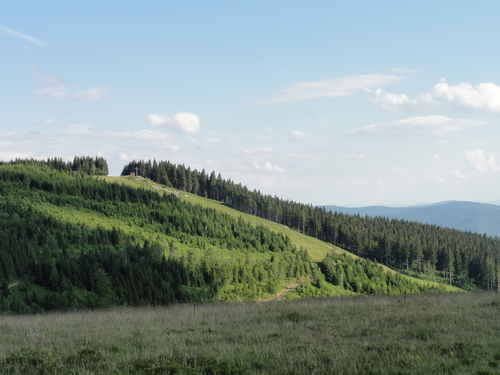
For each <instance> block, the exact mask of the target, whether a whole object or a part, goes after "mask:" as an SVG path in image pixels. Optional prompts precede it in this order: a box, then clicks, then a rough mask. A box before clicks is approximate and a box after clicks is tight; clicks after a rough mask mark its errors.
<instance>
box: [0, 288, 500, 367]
mask: <svg viewBox="0 0 500 375" xmlns="http://www.w3.org/2000/svg"><path fill="white" fill-rule="evenodd" d="M499 309H500V294H498V293H486V292H482V293H447V294H436V295H415V296H408V297H406V298H405V297H403V296H400V297H346V298H328V299H314V300H296V301H287V302H270V303H267V304H256V303H246V304H242V303H235V304H205V305H174V306H172V307H163V308H121V309H108V310H100V311H99V310H96V311H90V312H72V313H51V314H44V315H31V316H3V317H1V321H0V369H2V370H0V373H3V374H76V373H78V374H296V375H299V374H308V375H309V374H497V373H499V372H500V341H499V340H498V337H500V319H498V313H499Z"/></svg>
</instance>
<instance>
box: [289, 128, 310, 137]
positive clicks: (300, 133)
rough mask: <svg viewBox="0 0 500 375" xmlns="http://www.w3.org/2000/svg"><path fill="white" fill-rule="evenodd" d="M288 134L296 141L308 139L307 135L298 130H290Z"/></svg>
mask: <svg viewBox="0 0 500 375" xmlns="http://www.w3.org/2000/svg"><path fill="white" fill-rule="evenodd" d="M290 134H291V135H292V137H293V138H296V139H305V138H309V134H306V133H304V132H301V131H300V130H290Z"/></svg>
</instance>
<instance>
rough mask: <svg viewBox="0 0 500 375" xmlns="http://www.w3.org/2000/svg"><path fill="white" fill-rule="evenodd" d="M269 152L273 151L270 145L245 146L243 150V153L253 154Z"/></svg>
mask: <svg viewBox="0 0 500 375" xmlns="http://www.w3.org/2000/svg"><path fill="white" fill-rule="evenodd" d="M271 152H273V148H272V147H271V146H266V147H257V148H246V149H244V150H243V153H244V154H245V155H253V154H255V153H264V154H269V153H271Z"/></svg>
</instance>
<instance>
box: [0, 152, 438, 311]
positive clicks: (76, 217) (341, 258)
mask: <svg viewBox="0 0 500 375" xmlns="http://www.w3.org/2000/svg"><path fill="white" fill-rule="evenodd" d="M86 160H89V159H86ZM59 161H60V160H57V162H56V163H53V161H44V162H40V161H36V160H31V161H30V160H17V161H14V162H9V163H1V164H0V218H1V220H0V312H24V313H29V312H37V311H46V310H53V309H57V310H64V309H79V308H94V307H106V306H120V305H132V306H136V305H166V304H170V303H176V302H192V301H239V300H256V299H260V298H267V297H271V296H273V295H274V294H275V293H277V292H279V291H280V290H282V289H283V288H284V285H286V284H290V283H294V284H296V285H298V287H297V288H296V289H295V290H294V291H293V292H290V293H288V294H287V295H286V296H287V298H304V297H317V296H333V295H352V294H401V293H420V292H428V291H445V290H448V289H447V288H446V287H445V286H442V285H439V284H435V283H430V282H422V281H420V280H414V279H411V278H408V277H405V276H401V275H399V274H397V273H394V272H388V271H387V270H385V269H383V268H382V267H381V266H380V265H378V264H376V263H374V262H370V261H366V260H361V259H354V258H352V257H351V256H347V255H338V254H334V253H331V254H328V255H327V256H326V257H325V258H324V259H323V260H322V261H321V262H319V263H317V264H315V263H311V259H310V257H309V254H308V252H307V249H305V248H298V247H297V246H295V245H294V243H293V242H292V241H291V240H290V238H289V237H288V236H285V235H283V234H282V233H281V232H279V231H274V230H270V229H269V228H268V227H267V226H265V225H254V224H251V223H249V222H248V221H246V220H244V219H242V218H241V216H240V217H239V218H234V216H233V215H229V214H224V213H221V212H219V211H217V210H214V209H209V208H204V207H202V206H201V205H193V204H189V203H186V202H183V201H182V200H181V199H179V197H178V196H177V195H175V194H171V193H170V192H171V191H168V190H167V189H165V188H164V187H163V186H159V185H156V184H154V183H153V182H151V180H145V179H143V178H142V177H140V178H135V177H133V178H131V177H125V178H124V181H128V182H130V183H131V184H135V183H139V185H141V184H142V186H143V187H142V188H137V186H136V187H132V186H128V185H127V184H122V183H109V182H106V181H105V179H104V178H103V177H98V176H96V175H94V173H97V174H101V173H102V172H101V171H100V170H99V169H95V168H94V169H93V168H90V169H83V170H80V171H75V170H73V168H72V166H71V167H70V166H69V163H68V165H66V164H64V163H63V164H61V163H59ZM136 180H139V181H136Z"/></svg>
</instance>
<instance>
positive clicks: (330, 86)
mask: <svg viewBox="0 0 500 375" xmlns="http://www.w3.org/2000/svg"><path fill="white" fill-rule="evenodd" d="M402 80H404V77H400V76H394V75H382V74H364V75H358V76H345V77H341V78H333V79H327V80H324V81H314V82H301V83H297V84H295V85H292V86H289V87H285V88H283V89H281V90H280V91H281V92H280V93H279V94H276V95H273V96H271V97H269V98H266V99H261V100H256V101H254V102H253V103H254V104H259V105H269V104H278V103H286V102H293V101H300V100H307V99H313V98H334V97H340V96H351V95H354V94H355V93H356V92H358V91H361V90H363V89H370V88H374V87H379V86H383V85H387V84H391V83H397V82H401V81H402Z"/></svg>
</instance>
